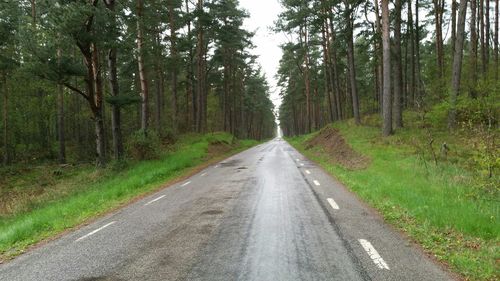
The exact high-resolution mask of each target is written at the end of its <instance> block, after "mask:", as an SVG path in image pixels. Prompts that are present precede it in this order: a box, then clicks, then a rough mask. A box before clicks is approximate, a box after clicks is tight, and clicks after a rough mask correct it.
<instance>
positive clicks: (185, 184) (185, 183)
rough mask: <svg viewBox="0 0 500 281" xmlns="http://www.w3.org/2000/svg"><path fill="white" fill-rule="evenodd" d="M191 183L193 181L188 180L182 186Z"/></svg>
mask: <svg viewBox="0 0 500 281" xmlns="http://www.w3.org/2000/svg"><path fill="white" fill-rule="evenodd" d="M190 183H191V182H190V181H188V182H185V183H183V184H182V185H181V186H186V185H188V184H190Z"/></svg>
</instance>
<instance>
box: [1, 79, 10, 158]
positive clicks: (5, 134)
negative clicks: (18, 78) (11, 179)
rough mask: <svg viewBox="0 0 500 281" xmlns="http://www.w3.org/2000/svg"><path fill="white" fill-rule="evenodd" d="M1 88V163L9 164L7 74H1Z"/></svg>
mask: <svg viewBox="0 0 500 281" xmlns="http://www.w3.org/2000/svg"><path fill="white" fill-rule="evenodd" d="M2 86H3V87H2V88H3V150H4V151H3V164H4V165H8V164H10V149H9V92H8V91H9V89H8V87H7V75H6V74H5V73H4V74H3V75H2Z"/></svg>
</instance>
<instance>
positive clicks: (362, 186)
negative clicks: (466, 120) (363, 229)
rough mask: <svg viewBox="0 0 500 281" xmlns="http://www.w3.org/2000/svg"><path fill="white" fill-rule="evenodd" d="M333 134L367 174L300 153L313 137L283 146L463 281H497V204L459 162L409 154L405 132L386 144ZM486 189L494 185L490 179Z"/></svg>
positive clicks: (367, 132)
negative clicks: (367, 161)
mask: <svg viewBox="0 0 500 281" xmlns="http://www.w3.org/2000/svg"><path fill="white" fill-rule="evenodd" d="M334 127H336V128H337V129H339V130H340V132H341V134H342V135H343V137H344V138H345V139H346V141H347V142H348V143H349V144H350V145H351V146H352V148H353V149H354V150H356V151H358V152H360V153H362V154H363V155H366V156H369V157H370V158H371V165H370V166H369V167H368V168H366V169H362V170H349V169H346V168H344V167H342V166H340V165H338V164H335V163H334V162H332V161H331V159H327V157H326V156H325V155H324V153H323V154H322V153H321V151H320V149H319V148H312V149H308V150H306V149H305V142H306V141H307V140H308V139H310V138H311V137H313V136H314V135H315V133H313V134H311V135H305V136H299V137H294V138H289V139H288V140H289V142H290V143H291V144H292V145H293V146H294V147H296V148H297V149H298V150H300V151H301V152H302V153H304V154H305V155H307V156H308V157H310V158H311V159H312V160H314V161H316V162H317V163H319V164H320V165H321V166H322V167H323V168H324V169H325V170H326V171H328V172H329V173H330V174H332V175H333V176H335V177H336V178H337V179H339V180H340V181H341V182H343V183H344V184H345V185H346V186H347V187H348V188H350V189H351V190H352V191H354V192H355V193H357V194H358V195H359V196H360V197H361V198H362V199H364V200H365V201H367V202H368V203H369V204H371V205H372V206H373V207H375V208H376V209H378V210H379V211H380V212H381V213H382V215H383V216H384V218H385V220H386V221H388V222H390V223H391V224H393V225H395V226H396V227H397V228H399V229H400V230H403V231H404V232H406V233H407V234H408V235H409V236H410V237H411V238H412V239H414V240H415V241H416V242H418V243H419V244H420V245H422V247H423V248H424V249H425V250H426V251H427V252H428V253H430V254H432V255H433V256H435V257H436V258H437V259H438V260H440V261H442V262H445V263H446V264H449V266H450V267H451V269H452V271H455V272H457V273H459V274H460V275H462V276H463V277H464V278H465V279H468V280H498V278H499V263H498V261H499V260H500V247H499V245H500V244H499V242H500V239H499V238H500V224H499V215H500V212H499V207H500V204H499V203H498V197H496V196H495V195H494V194H495V193H493V195H492V194H491V193H489V192H483V189H482V187H481V184H479V183H478V182H477V179H478V176H477V173H474V172H473V171H471V170H468V169H466V168H464V165H459V163H461V161H458V160H457V159H458V158H460V157H464V155H463V154H457V155H455V156H454V157H455V158H457V159H455V160H456V161H453V162H452V161H440V162H439V163H438V165H435V164H434V162H433V161H432V160H430V159H425V157H422V156H421V155H419V154H418V153H417V151H416V150H418V149H415V143H414V142H415V141H418V142H420V141H422V138H423V136H422V134H421V131H419V130H417V129H415V127H413V128H412V126H411V125H409V126H408V127H409V129H403V130H402V131H401V132H398V133H397V134H396V135H395V136H391V137H389V138H382V137H380V129H379V128H378V127H369V126H354V125H352V124H350V123H349V122H342V123H336V124H335V125H334ZM445 135H446V134H442V135H441V136H440V137H438V138H439V140H444V139H445V138H446V137H445ZM449 141H450V142H451V143H452V144H453V149H456V150H462V151H466V150H467V149H466V145H465V144H464V143H460V142H459V141H452V140H449ZM417 146H418V144H417ZM465 155H466V154H465ZM462 162H465V161H462ZM488 181H496V182H498V177H496V178H493V179H489V180H488Z"/></svg>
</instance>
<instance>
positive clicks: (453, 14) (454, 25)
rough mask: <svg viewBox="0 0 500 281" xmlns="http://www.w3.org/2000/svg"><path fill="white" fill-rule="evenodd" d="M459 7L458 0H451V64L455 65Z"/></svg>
mask: <svg viewBox="0 0 500 281" xmlns="http://www.w3.org/2000/svg"><path fill="white" fill-rule="evenodd" d="M480 1H481V0H480ZM457 7H458V4H457V2H456V1H455V0H451V53H452V55H451V65H453V59H454V54H455V42H456V41H457Z"/></svg>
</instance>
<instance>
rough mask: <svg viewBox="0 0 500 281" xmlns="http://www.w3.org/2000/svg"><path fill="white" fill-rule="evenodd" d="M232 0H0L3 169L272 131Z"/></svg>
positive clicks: (264, 89) (263, 88)
mask: <svg viewBox="0 0 500 281" xmlns="http://www.w3.org/2000/svg"><path fill="white" fill-rule="evenodd" d="M247 17H248V14H247V12H246V11H244V10H243V9H242V8H241V7H239V4H238V3H237V1H230V0H227V1H206V0H199V1H194V2H193V1H189V0H185V1H182V0H169V1H162V0H154V1H144V0H137V1H131V0H123V1H115V0H103V1H100V0H74V1H66V0H63V1H56V0H29V1H28V0H26V1H24V0H23V1H10V0H2V1H0V77H1V81H0V85H1V93H2V99H1V102H0V103H1V108H2V124H1V125H0V128H1V131H2V142H1V143H2V146H1V149H0V155H1V156H2V159H3V164H4V165H9V164H15V163H41V162H48V163H54V162H58V163H61V164H63V163H67V162H71V163H79V162H90V161H94V160H95V163H96V165H97V166H98V167H104V166H105V164H106V163H107V162H109V161H110V160H113V161H115V160H120V159H122V158H124V157H126V156H127V151H128V150H130V149H134V148H135V149H138V148H137V147H139V148H140V149H144V147H150V146H151V145H152V144H151V143H154V142H163V143H169V142H174V141H175V139H176V137H177V136H178V135H182V134H187V133H206V132H216V131H225V132H228V133H231V134H232V135H234V136H235V137H236V138H241V139H245V138H252V139H259V140H260V139H265V138H269V137H271V136H273V134H274V132H275V126H276V125H275V122H274V119H275V115H274V112H273V104H272V102H271V100H270V99H269V85H268V84H267V81H266V79H265V76H264V73H263V72H262V70H261V67H260V66H259V65H258V63H257V62H256V57H255V56H254V55H252V54H251V52H250V50H251V49H252V48H253V46H252V36H253V34H252V32H251V31H248V30H245V29H244V28H243V27H242V25H243V21H244V19H245V18H247Z"/></svg>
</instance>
